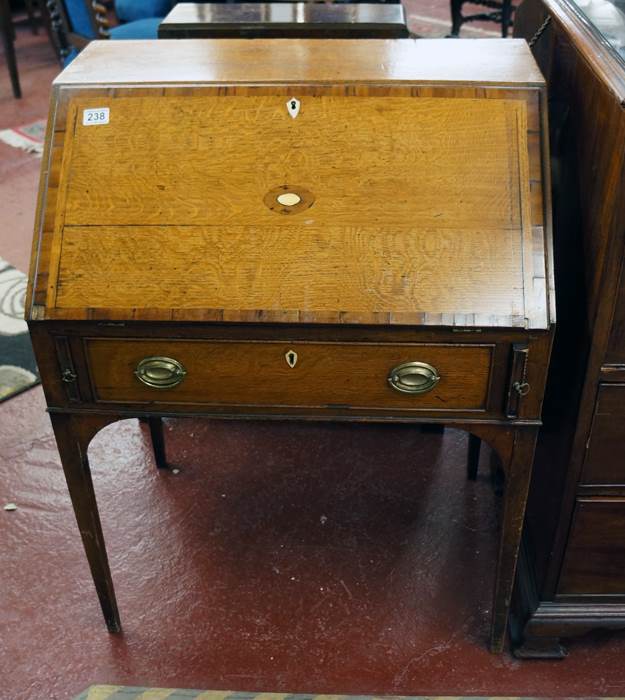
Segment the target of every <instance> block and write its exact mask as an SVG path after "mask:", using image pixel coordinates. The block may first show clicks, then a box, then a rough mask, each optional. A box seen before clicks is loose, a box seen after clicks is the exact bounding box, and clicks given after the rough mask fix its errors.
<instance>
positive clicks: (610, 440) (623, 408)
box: [581, 384, 625, 538]
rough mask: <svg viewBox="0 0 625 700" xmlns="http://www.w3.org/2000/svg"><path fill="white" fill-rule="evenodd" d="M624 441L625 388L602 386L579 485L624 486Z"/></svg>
mask: <svg viewBox="0 0 625 700" xmlns="http://www.w3.org/2000/svg"><path fill="white" fill-rule="evenodd" d="M624 440H625V385H623V384H615V385H610V384H602V385H601V386H600V387H599V393H598V396H597V404H596V408H595V415H594V419H593V424H592V430H591V433H590V438H589V440H588V443H587V451H586V459H585V461H584V466H583V469H582V476H581V481H582V483H584V484H606V485H607V484H625V450H624V449H623V441H624ZM623 537H624V538H625V532H623Z"/></svg>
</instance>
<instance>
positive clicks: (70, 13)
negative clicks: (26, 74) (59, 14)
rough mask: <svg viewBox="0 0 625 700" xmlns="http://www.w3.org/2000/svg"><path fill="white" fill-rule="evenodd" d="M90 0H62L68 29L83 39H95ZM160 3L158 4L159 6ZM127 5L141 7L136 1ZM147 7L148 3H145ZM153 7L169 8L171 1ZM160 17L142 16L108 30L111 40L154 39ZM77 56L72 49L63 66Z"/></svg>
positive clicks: (75, 51)
mask: <svg viewBox="0 0 625 700" xmlns="http://www.w3.org/2000/svg"><path fill="white" fill-rule="evenodd" d="M89 1H90V0H64V6H65V12H66V14H67V19H68V21H69V24H70V29H71V31H72V32H74V33H75V34H79V35H80V36H82V37H85V39H97V38H98V37H97V35H96V32H95V30H94V27H93V23H92V20H91V14H90V12H89V8H88V7H87V2H89ZM159 3H160V4H159ZM127 4H128V5H142V4H143V3H141V2H137V1H136V0H129V1H128V3H127ZM147 4H148V5H149V4H150V3H147ZM151 4H152V5H153V6H154V7H156V6H159V7H161V8H164V6H165V5H167V6H169V5H170V4H171V0H159V2H156V1H154V2H152V3H151ZM164 14H165V13H163V15H162V16H158V17H156V16H147V15H146V16H144V17H143V18H142V19H136V20H133V21H129V22H127V23H126V24H120V25H119V26H117V27H111V29H110V30H109V33H110V37H111V39H156V38H157V35H158V25H159V24H160V23H161V22H162V21H163V16H164ZM77 55H78V51H77V50H76V49H75V48H72V50H71V52H70V53H69V55H68V56H66V57H65V59H64V60H63V65H65V66H67V65H68V64H70V63H71V62H72V61H73V60H74V58H76V56H77Z"/></svg>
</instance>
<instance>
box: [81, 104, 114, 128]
mask: <svg viewBox="0 0 625 700" xmlns="http://www.w3.org/2000/svg"><path fill="white" fill-rule="evenodd" d="M82 123H83V126H95V125H96V124H108V123H109V108H108V107H98V108H97V109H86V110H85V111H84V112H83V113H82Z"/></svg>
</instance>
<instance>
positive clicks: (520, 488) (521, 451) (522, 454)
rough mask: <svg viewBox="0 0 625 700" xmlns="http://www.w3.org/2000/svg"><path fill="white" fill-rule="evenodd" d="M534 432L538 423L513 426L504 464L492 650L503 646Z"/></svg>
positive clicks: (528, 480)
mask: <svg viewBox="0 0 625 700" xmlns="http://www.w3.org/2000/svg"><path fill="white" fill-rule="evenodd" d="M537 435H538V427H534V426H532V427H529V426H528V427H519V428H515V430H514V431H513V434H512V439H513V442H512V446H511V447H512V449H511V452H510V456H509V458H508V460H506V463H504V465H503V466H504V472H505V479H506V481H505V490H504V495H503V517H502V522H501V536H500V543H499V557H498V561H497V572H496V576H495V595H494V601H493V613H492V625H491V636H490V648H491V651H492V652H493V653H501V652H502V651H503V647H504V642H505V637H506V628H507V623H508V612H509V608H510V599H511V597H512V588H513V585H514V575H515V572H516V564H517V559H518V555H519V546H520V544H521V533H522V530H523V520H524V517H525V505H526V501H527V493H528V490H529V484H530V478H531V475H532V464H533V461H534V449H535V446H536V438H537Z"/></svg>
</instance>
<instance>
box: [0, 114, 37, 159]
mask: <svg viewBox="0 0 625 700" xmlns="http://www.w3.org/2000/svg"><path fill="white" fill-rule="evenodd" d="M45 135H46V121H45V119H41V120H40V121H37V122H33V123H32V124H26V126H18V127H16V128H15V129H3V130H2V131H0V141H2V142H3V143H6V144H8V145H9V146H13V147H14V148H21V149H22V150H23V151H28V152H29V153H35V154H36V155H38V156H39V157H41V155H42V154H43V141H44V138H45Z"/></svg>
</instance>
